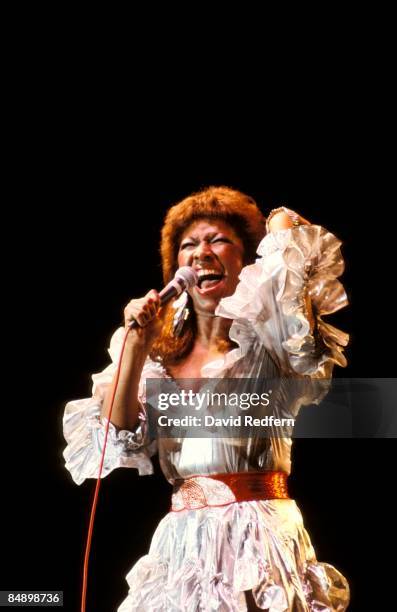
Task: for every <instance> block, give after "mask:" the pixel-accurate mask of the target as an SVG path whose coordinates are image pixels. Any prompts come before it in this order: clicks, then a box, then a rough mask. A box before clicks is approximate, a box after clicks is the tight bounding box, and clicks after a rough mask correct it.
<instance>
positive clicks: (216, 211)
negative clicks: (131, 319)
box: [150, 187, 266, 366]
mask: <svg viewBox="0 0 397 612" xmlns="http://www.w3.org/2000/svg"><path fill="white" fill-rule="evenodd" d="M198 219H221V220H222V221H225V222H226V223H228V224H229V225H230V226H231V227H232V228H233V229H234V231H235V232H236V233H237V235H238V236H239V238H240V239H241V241H242V243H243V245H244V265H247V264H249V263H253V262H254V261H255V258H256V249H257V247H258V244H259V242H260V241H261V240H262V238H263V237H264V235H265V233H266V219H265V217H264V216H263V214H262V212H261V211H260V210H259V208H258V206H257V204H256V202H255V201H254V200H253V198H251V197H250V196H248V195H246V194H244V193H242V192H240V191H237V190H236V189H231V188H230V187H208V188H206V189H203V190H202V191H198V192H197V193H193V194H192V195H190V196H188V197H187V198H185V199H184V200H182V201H181V202H179V203H178V204H175V205H174V206H172V207H171V208H170V209H169V210H168V212H167V215H166V217H165V221H164V225H163V229H162V231H161V245H160V252H161V259H162V268H163V278H164V282H165V283H168V282H169V281H170V280H171V279H172V278H173V276H174V274H175V272H176V270H177V269H178V252H179V246H180V241H181V236H182V234H183V232H184V231H185V230H186V229H187V228H188V227H189V225H191V224H192V223H193V222H194V221H197V220H198ZM188 305H189V310H190V316H189V319H188V320H187V322H186V324H185V328H184V331H183V333H182V335H181V336H180V337H178V338H176V337H174V335H173V333H172V331H173V330H172V327H173V317H174V309H173V308H172V307H171V304H169V305H168V307H167V308H168V311H167V313H166V315H165V322H164V326H163V330H162V333H161V335H160V337H159V338H158V339H157V340H156V342H155V344H154V345H153V348H152V351H151V354H150V355H151V357H152V359H155V360H157V361H161V362H162V363H163V365H164V366H167V365H173V364H176V363H178V362H180V361H181V360H182V359H183V358H184V357H186V356H187V355H188V354H189V353H190V351H191V349H192V347H193V343H194V339H195V335H196V317H195V314H194V311H193V307H192V302H191V298H190V296H189V304H188Z"/></svg>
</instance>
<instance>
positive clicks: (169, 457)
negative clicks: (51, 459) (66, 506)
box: [64, 187, 349, 612]
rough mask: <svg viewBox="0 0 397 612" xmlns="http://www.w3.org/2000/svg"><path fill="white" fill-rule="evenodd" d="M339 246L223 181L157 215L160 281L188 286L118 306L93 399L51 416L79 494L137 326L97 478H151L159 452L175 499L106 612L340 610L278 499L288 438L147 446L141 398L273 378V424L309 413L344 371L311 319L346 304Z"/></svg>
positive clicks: (345, 590)
mask: <svg viewBox="0 0 397 612" xmlns="http://www.w3.org/2000/svg"><path fill="white" fill-rule="evenodd" d="M340 246H341V243H340V241H339V240H338V239H337V238H336V237H335V236H334V235H333V234H331V233H330V232H329V231H327V230H326V229H324V228H323V227H321V226H320V225H313V224H311V223H310V222H309V221H307V220H306V219H304V218H302V217H301V216H300V215H299V214H298V213H296V212H295V211H293V210H290V209H289V208H287V207H285V206H281V207H279V208H276V209H273V210H272V211H271V212H270V213H269V214H268V217H267V219H265V217H264V216H263V214H262V212H261V211H260V209H259V208H258V206H257V204H256V203H255V201H254V200H253V199H252V198H251V197H249V196H247V195H245V194H243V193H241V192H239V191H237V190H235V189H231V188H229V187H209V188H206V189H203V190H202V191H200V192H198V193H194V194H193V195H190V196H189V197H187V198H185V199H184V200H182V201H181V202H179V203H178V204H176V205H174V206H172V207H171V208H170V209H169V211H168V213H167V215H166V218H165V223H164V226H163V229H162V237H161V256H162V266H163V276H164V281H165V282H168V281H169V280H170V279H172V278H173V276H174V273H175V271H176V270H177V269H178V268H179V267H181V266H191V267H192V268H193V269H194V270H195V271H196V272H197V274H198V277H199V280H198V284H197V285H196V286H194V287H192V288H190V289H188V291H184V292H183V293H182V295H181V296H179V297H178V298H177V299H174V300H172V301H171V302H169V303H168V304H167V305H166V306H163V307H161V306H160V300H159V294H158V293H157V291H155V290H151V291H149V292H148V293H147V294H146V295H145V296H144V297H142V298H139V299H132V300H131V301H130V302H129V303H128V304H127V306H126V307H125V310H124V315H125V321H124V328H123V327H120V328H119V329H118V330H117V331H116V332H115V333H114V335H113V336H112V339H111V342H110V348H109V353H110V356H111V359H112V363H111V364H110V365H109V366H108V367H107V368H106V369H105V370H104V371H103V372H101V373H99V374H94V375H93V382H94V387H93V395H92V397H91V398H88V399H81V400H76V401H71V402H69V403H68V404H67V406H66V410H65V415H64V435H65V438H66V441H67V443H68V446H67V448H66V450H65V451H64V456H65V459H66V467H67V469H68V470H69V471H70V472H71V474H72V477H73V479H74V481H75V482H76V483H77V484H81V483H82V482H83V481H84V480H85V479H86V478H97V475H98V469H99V461H100V455H101V451H102V447H103V440H104V431H105V426H106V423H107V416H108V414H109V407H110V397H111V394H112V389H113V385H114V383H115V380H114V374H115V370H116V367H117V363H118V357H119V354H120V350H121V343H122V339H123V336H124V332H125V330H126V329H127V328H128V326H129V325H130V324H131V322H132V321H133V320H135V321H136V325H137V327H136V328H135V329H132V330H131V331H130V333H129V336H128V338H127V341H126V347H125V352H124V357H123V360H122V366H121V374H120V380H119V383H118V387H117V392H116V396H115V400H114V405H113V411H112V417H111V423H110V430H109V438H108V446H107V449H106V459H105V464H104V471H103V473H102V476H106V475H107V474H108V473H109V472H111V471H112V470H113V469H114V468H117V467H132V468H137V469H138V471H139V474H141V475H148V474H151V473H153V467H152V462H151V457H152V456H153V455H154V454H155V453H156V452H158V453H159V459H160V464H161V467H162V470H163V473H164V475H165V477H166V478H167V480H168V481H169V482H170V483H171V484H172V485H173V494H172V500H171V504H172V505H171V509H170V511H169V513H168V514H167V515H166V516H165V517H164V518H163V519H162V520H161V521H160V523H159V525H158V527H157V529H156V531H155V533H154V535H153V538H152V542H151V545H150V549H149V552H148V554H147V555H145V556H143V557H142V558H141V559H139V561H138V562H137V563H136V564H135V565H134V567H133V568H132V569H131V571H130V572H129V573H128V575H127V582H128V585H129V593H128V596H127V598H126V599H125V600H124V601H123V603H121V605H120V607H119V608H118V612H133V611H136V612H143V611H145V610H146V611H148V612H150V611H153V612H154V611H156V612H160V611H163V612H183V611H186V612H188V611H189V612H190V611H191V612H193V611H196V610H197V611H198V610H203V611H205V612H227V611H236V612H237V611H241V612H242V611H245V610H269V611H271V612H276V611H280V612H281V611H284V610H291V611H292V610H293V611H302V612H303V611H308V612H309V611H314V610H316V611H319V610H322V611H338V612H340V611H343V610H346V608H347V606H348V603H349V587H348V582H347V580H346V579H345V577H344V576H343V575H342V574H341V573H340V572H339V571H338V570H337V569H335V568H334V567H333V566H332V565H330V564H327V563H324V562H320V561H318V560H317V558H316V555H315V551H314V549H313V546H312V544H311V542H310V538H309V535H308V533H307V531H306V530H305V527H304V524H303V520H302V515H301V512H300V510H299V508H298V506H297V504H296V502H295V501H294V500H293V499H291V498H290V497H289V495H288V488H287V477H288V474H289V473H290V471H291V460H290V457H291V444H292V441H291V437H288V436H287V437H286V436H284V437H282V436H277V435H275V436H274V437H273V436H271V435H270V436H268V437H262V436H260V435H259V433H258V431H257V430H255V429H253V432H252V436H250V437H247V436H245V437H242V438H241V439H237V440H236V438H232V437H224V438H222V437H216V438H214V437H211V436H208V437H202V438H200V437H194V436H186V437H184V438H183V437H182V438H164V437H161V436H153V433H150V432H151V431H152V430H151V428H149V426H148V423H149V422H151V421H150V419H149V412H150V411H151V410H155V408H154V407H153V406H152V405H150V404H149V403H148V397H147V396H146V387H147V385H146V380H147V379H164V380H167V381H168V383H169V384H171V385H174V386H175V390H176V391H177V392H178V390H179V391H180V389H181V386H183V381H184V380H186V379H200V378H206V379H228V380H237V379H240V378H241V379H244V380H247V379H250V380H255V379H256V380H258V381H263V382H264V383H265V381H268V380H278V381H279V383H278V386H277V388H276V389H275V391H274V393H273V397H272V410H273V413H274V414H276V415H283V414H287V413H288V414H293V415H295V416H296V415H297V414H298V412H299V409H300V407H301V406H304V405H308V404H312V403H314V404H318V403H319V402H320V401H321V399H322V398H323V397H324V396H325V395H326V393H327V390H328V389H329V381H330V379H331V376H332V371H333V368H334V365H335V364H337V365H339V366H342V367H344V366H345V365H346V359H345V357H344V355H343V347H344V346H346V344H347V342H348V336H347V334H345V333H344V332H342V331H340V330H339V329H336V328H335V327H333V326H331V325H330V324H328V323H326V322H325V321H323V320H322V315H324V314H329V313H332V312H335V311H336V310H338V309H340V308H342V307H343V306H345V305H346V304H347V297H346V294H345V291H344V289H343V286H342V285H341V283H340V282H339V280H338V277H339V276H340V275H341V273H342V272H343V267H344V264H343V259H342V255H341V251H340ZM291 381H299V382H300V383H302V384H300V385H299V386H298V387H295V386H294V385H291V384H290V383H291ZM306 383H307V384H306ZM296 388H299V389H300V393H299V395H298V397H297V395H296ZM182 414H183V413H181V415H182Z"/></svg>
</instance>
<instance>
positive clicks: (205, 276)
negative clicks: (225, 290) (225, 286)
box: [197, 270, 224, 291]
mask: <svg viewBox="0 0 397 612" xmlns="http://www.w3.org/2000/svg"><path fill="white" fill-rule="evenodd" d="M198 274H199V280H198V283H197V287H198V289H199V290H201V291H203V290H206V289H212V288H213V287H216V285H218V283H220V282H221V281H222V280H223V278H224V275H223V274H221V273H220V272H212V271H207V270H199V273H198Z"/></svg>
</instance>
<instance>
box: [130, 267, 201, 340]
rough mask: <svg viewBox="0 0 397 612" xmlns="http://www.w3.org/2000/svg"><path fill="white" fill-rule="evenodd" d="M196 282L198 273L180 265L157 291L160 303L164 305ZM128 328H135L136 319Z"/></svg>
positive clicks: (136, 324) (136, 325)
mask: <svg viewBox="0 0 397 612" xmlns="http://www.w3.org/2000/svg"><path fill="white" fill-rule="evenodd" d="M197 283H198V274H197V272H195V270H193V268H191V267H190V266H182V267H181V268H179V269H178V270H177V271H176V272H175V276H174V278H173V279H172V281H170V282H169V283H168V284H167V285H166V286H165V287H164V289H162V290H161V291H160V293H159V296H160V304H161V306H164V304H167V302H169V301H170V300H171V299H172V298H173V297H175V296H177V295H180V294H181V293H182V291H185V289H189V288H190V287H194V286H195V285H197ZM129 327H130V329H136V328H137V327H139V324H138V323H137V321H135V320H134V321H132V322H131V323H130V325H129Z"/></svg>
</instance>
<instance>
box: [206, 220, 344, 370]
mask: <svg viewBox="0 0 397 612" xmlns="http://www.w3.org/2000/svg"><path fill="white" fill-rule="evenodd" d="M340 245H341V242H340V240H338V239H337V238H336V237H335V236H334V235H333V234H331V233H330V232H328V231H327V230H326V229H324V228H323V227H320V226H318V225H301V226H298V227H294V228H291V229H284V230H279V231H276V232H273V233H269V234H267V235H266V236H265V238H264V239H263V240H262V241H261V242H260V244H259V247H258V251H257V252H258V255H260V258H259V259H257V260H256V262H255V263H254V264H252V265H249V266H246V267H244V268H243V270H242V272H241V274H240V277H239V278H240V282H239V284H238V285H237V288H236V291H235V293H234V294H233V295H232V296H230V297H226V298H223V299H222V300H221V302H220V304H219V305H218V308H217V311H216V313H217V314H218V315H221V316H223V317H228V318H233V319H235V320H236V323H239V322H242V321H244V320H248V321H249V322H250V324H251V325H252V327H253V328H254V330H255V332H256V334H257V336H259V339H260V341H261V342H262V344H263V345H264V346H265V348H266V349H267V350H268V352H269V353H270V354H271V355H272V357H273V358H274V360H275V361H276V363H277V364H278V366H279V368H280V370H281V371H282V372H283V373H285V374H287V375H291V376H302V375H305V376H310V378H311V379H329V378H330V377H331V375H332V370H333V367H334V365H335V364H338V365H339V366H342V367H344V366H346V359H345V356H344V354H343V347H345V346H346V345H347V343H348V340H349V336H348V334H346V333H344V332H343V331H341V330H339V329H337V328H336V327H334V326H332V325H330V324H329V323H325V322H324V321H323V320H322V316H323V315H327V314H330V313H333V312H336V311H337V310H339V309H340V308H343V307H344V306H346V304H347V296H346V293H345V290H344V288H343V286H342V284H341V283H340V282H339V280H338V277H339V276H340V275H341V274H342V272H343V270H344V261H343V258H342V254H341V251H340ZM306 295H308V296H309V297H310V299H311V303H312V308H313V315H314V317H315V325H314V329H313V332H311V330H310V322H309V318H308V313H307V311H306V301H305V297H306Z"/></svg>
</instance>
